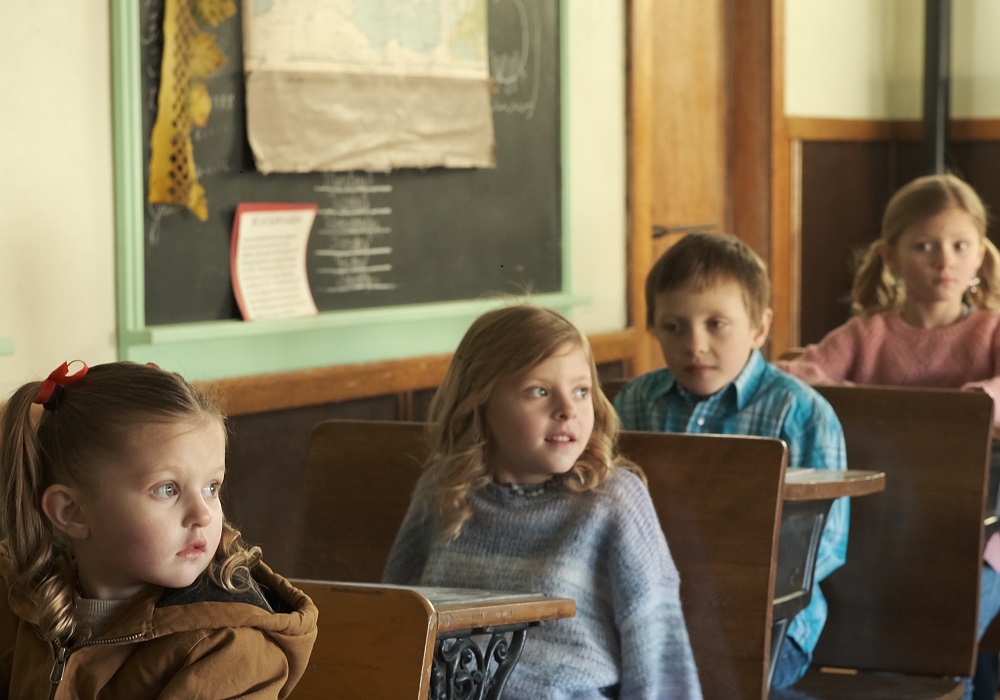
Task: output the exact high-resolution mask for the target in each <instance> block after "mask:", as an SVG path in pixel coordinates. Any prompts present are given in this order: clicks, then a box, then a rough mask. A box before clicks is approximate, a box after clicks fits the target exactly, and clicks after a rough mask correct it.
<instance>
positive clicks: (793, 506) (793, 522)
mask: <svg viewBox="0 0 1000 700" xmlns="http://www.w3.org/2000/svg"><path fill="white" fill-rule="evenodd" d="M884 489H885V473H884V472H879V471H870V470H864V469H848V470H846V471H832V470H829V469H801V468H789V469H788V470H787V471H786V472H785V483H784V487H783V490H782V501H783V506H782V511H781V534H780V536H779V539H778V563H777V572H776V573H775V580H774V621H773V623H772V629H771V669H770V672H771V674H772V675H773V673H774V666H775V663H776V662H777V659H778V654H779V653H780V652H781V645H782V644H783V643H784V640H785V635H786V633H787V631H788V626H789V624H791V621H792V618H794V617H795V615H797V614H798V613H799V612H800V611H802V610H803V609H804V608H805V607H806V606H807V605H809V601H810V600H811V599H812V589H813V578H814V573H815V571H816V558H817V555H818V553H819V544H820V540H821V538H822V536H823V527H824V526H825V525H826V518H827V515H828V514H829V512H830V506H831V504H832V503H833V501H834V500H836V499H837V498H841V497H845V496H847V497H856V496H866V495H869V494H873V493H878V492H879V491H882V490H884Z"/></svg>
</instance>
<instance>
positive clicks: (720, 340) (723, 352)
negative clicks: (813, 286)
mask: <svg viewBox="0 0 1000 700" xmlns="http://www.w3.org/2000/svg"><path fill="white" fill-rule="evenodd" d="M653 302H654V306H653V329H652V330H653V334H654V335H655V336H656V339H657V341H659V343H660V349H661V350H662V351H663V359H665V360H666V361H667V366H668V367H669V368H670V370H671V371H672V372H673V373H674V376H675V377H676V378H677V381H678V382H680V384H681V386H683V387H684V388H685V389H687V390H688V391H690V392H691V393H693V394H697V395H698V396H711V395H712V394H714V393H716V392H718V391H720V390H722V389H724V388H725V387H726V386H728V385H729V383H730V382H732V381H733V380H734V379H736V377H737V376H738V375H739V373H740V372H742V371H743V367H745V366H746V363H747V360H748V359H749V358H750V352H751V351H752V350H753V349H754V348H759V347H760V346H761V345H763V344H764V341H765V340H766V339H767V332H768V330H769V329H770V326H771V310H770V309H765V310H764V312H763V314H761V321H760V323H759V324H755V323H754V322H753V321H752V320H751V319H750V315H749V313H748V312H747V307H746V303H745V302H744V301H743V289H742V288H741V287H740V285H739V284H738V283H737V282H736V281H734V280H731V279H726V278H724V277H723V278H719V279H717V280H716V281H715V282H713V283H712V284H710V285H709V286H708V287H706V288H705V289H702V290H697V289H695V288H694V287H693V286H691V285H688V286H686V287H682V288H680V289H675V290H672V291H668V292H660V293H659V294H656V295H655V296H654V297H653Z"/></svg>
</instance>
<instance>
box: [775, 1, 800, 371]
mask: <svg viewBox="0 0 1000 700" xmlns="http://www.w3.org/2000/svg"><path fill="white" fill-rule="evenodd" d="M770 49H771V51H770V56H771V76H770V77H771V300H772V301H771V305H772V307H773V308H774V320H773V322H772V325H771V354H772V355H774V354H775V353H780V352H782V351H783V350H784V349H785V348H787V347H788V346H789V345H795V344H797V342H798V335H799V329H798V325H799V324H798V318H797V316H795V315H794V314H793V310H794V309H796V308H798V304H799V300H798V296H799V289H798V287H797V286H796V285H795V282H796V278H797V272H796V268H797V264H796V262H795V261H796V253H797V251H798V249H799V245H798V241H796V240H794V238H793V230H792V212H791V207H792V175H791V158H792V155H791V144H790V141H789V137H788V131H787V122H786V120H785V116H784V115H785V3H784V0H771V43H770Z"/></svg>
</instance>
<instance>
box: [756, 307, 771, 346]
mask: <svg viewBox="0 0 1000 700" xmlns="http://www.w3.org/2000/svg"><path fill="white" fill-rule="evenodd" d="M773 317H774V312H773V311H772V310H771V309H764V311H763V312H762V313H761V315H760V324H759V325H758V326H757V330H756V331H754V334H753V338H752V340H753V346H754V348H755V349H757V350H759V349H760V348H761V347H763V345H764V343H765V342H767V334H768V333H770V332H771V319H772V318H773Z"/></svg>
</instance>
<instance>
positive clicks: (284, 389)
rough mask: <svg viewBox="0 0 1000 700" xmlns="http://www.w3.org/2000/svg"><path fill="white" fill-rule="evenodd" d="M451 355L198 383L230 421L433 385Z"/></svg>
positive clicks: (441, 375)
mask: <svg viewBox="0 0 1000 700" xmlns="http://www.w3.org/2000/svg"><path fill="white" fill-rule="evenodd" d="M450 361H451V354H444V355H429V356H426V357H417V358H412V359H406V360H386V361H383V362H369V363H365V364H357V365H336V366H332V367H320V368H316V369H306V370H298V371H293V372H275V373H272V374H257V375H252V376H247V377H235V378H233V379H218V380H214V381H210V382H201V383H199V384H198V387H199V388H200V389H202V390H203V391H205V392H207V393H209V394H210V395H211V396H212V397H213V398H216V397H217V400H218V401H219V403H220V404H222V406H223V409H224V410H225V412H226V413H227V414H228V415H230V416H238V415H244V414H247V413H265V412H268V411H280V410H283V409H288V408H301V407H303V406H312V405H316V404H323V403H335V402H339V401H350V400H352V399H361V398H367V397H371V396H382V395H386V394H398V393H401V392H407V391H415V390H418V389H427V388H429V387H434V386H437V385H438V384H439V383H440V382H441V379H442V378H443V377H444V373H445V370H447V369H448V363H449V362H450Z"/></svg>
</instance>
